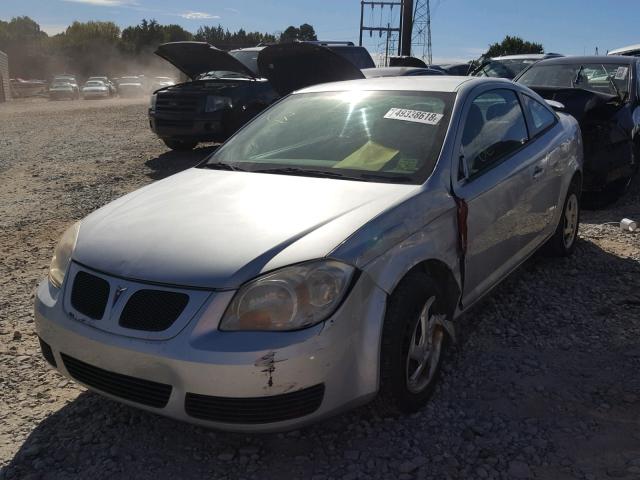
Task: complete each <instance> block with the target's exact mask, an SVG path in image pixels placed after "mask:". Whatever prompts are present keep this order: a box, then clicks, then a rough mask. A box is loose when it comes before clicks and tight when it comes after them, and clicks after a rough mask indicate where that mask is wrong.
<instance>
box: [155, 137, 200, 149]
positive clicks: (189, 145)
mask: <svg viewBox="0 0 640 480" xmlns="http://www.w3.org/2000/svg"><path fill="white" fill-rule="evenodd" d="M162 141H163V142H164V144H165V145H166V146H167V147H169V148H170V149H171V150H178V151H189V150H193V149H194V148H196V145H198V142H197V141H195V140H178V139H175V138H163V139H162Z"/></svg>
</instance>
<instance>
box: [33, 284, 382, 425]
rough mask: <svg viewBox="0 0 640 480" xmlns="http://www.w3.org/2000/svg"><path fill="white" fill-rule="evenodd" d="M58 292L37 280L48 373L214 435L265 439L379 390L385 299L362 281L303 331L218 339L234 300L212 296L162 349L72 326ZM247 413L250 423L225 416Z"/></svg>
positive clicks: (39, 323)
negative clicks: (160, 396)
mask: <svg viewBox="0 0 640 480" xmlns="http://www.w3.org/2000/svg"><path fill="white" fill-rule="evenodd" d="M66 283H68V282H65V284H66ZM64 289H65V286H63V289H62V290H58V289H56V288H54V287H53V286H52V285H51V284H50V283H49V282H48V281H47V280H45V281H43V282H42V283H41V284H40V285H39V288H38V292H37V296H36V302H35V319H36V329H37V333H38V335H39V337H40V338H41V340H42V341H43V342H45V345H46V346H48V347H50V349H51V352H50V356H51V357H52V358H53V360H54V363H55V364H56V368H57V369H58V370H59V371H60V372H61V373H62V374H63V375H65V376H67V377H69V378H72V379H74V380H76V381H79V380H82V381H80V382H79V383H82V384H84V385H86V386H87V387H88V388H90V389H92V390H95V391H97V392H99V393H101V394H103V395H105V396H107V397H110V398H113V399H115V400H118V401H121V402H123V403H127V404H129V405H132V406H136V407H139V408H143V409H145V410H149V411H152V412H155V413H159V414H161V415H165V416H168V417H172V418H175V419H178V420H183V421H187V422H191V423H196V424H200V425H204V426H207V427H213V428H218V429H222V430H230V431H244V432H267V431H278V430H288V429H294V428H298V427H300V426H303V425H305V424H308V423H311V422H314V421H317V420H319V419H321V418H324V417H327V416H329V415H332V414H335V413H337V412H339V411H341V410H344V409H347V408H349V407H351V406H355V405H357V404H362V403H365V402H367V401H368V400H370V399H371V398H373V396H375V394H376V392H377V389H378V370H379V369H378V365H379V363H378V359H379V349H380V336H381V331H382V323H383V317H384V307H385V301H386V295H385V293H384V292H383V291H382V290H380V289H379V288H378V287H377V286H376V285H375V284H374V282H373V281H372V280H371V279H370V278H369V277H368V276H367V275H366V274H365V273H363V274H362V275H361V276H360V278H359V279H358V281H357V283H356V284H355V285H354V287H353V289H352V291H351V292H350V294H349V296H348V298H347V299H346V300H345V302H344V303H343V304H342V306H341V307H340V308H339V309H338V311H337V312H336V313H335V314H334V315H333V316H332V317H331V318H330V319H329V320H327V321H326V322H324V323H322V324H319V325H316V326H314V327H311V328H309V329H305V330H300V331H296V332H222V331H220V330H218V328H217V327H218V322H219V320H220V318H221V316H222V314H223V313H224V310H225V309H226V307H227V305H228V303H229V302H230V300H231V298H232V297H233V293H234V292H211V295H210V297H209V299H208V301H207V303H206V304H205V307H203V308H202V309H200V311H199V312H198V314H197V315H196V316H195V317H194V318H193V319H191V321H189V322H188V323H187V325H186V326H185V327H184V328H183V329H182V330H181V331H180V332H179V333H177V334H176V335H175V336H173V337H172V338H169V339H165V340H149V339H144V338H132V337H128V336H124V335H116V334H114V333H111V332H107V331H104V330H99V329H97V328H95V327H94V326H91V325H89V324H86V323H84V322H81V321H78V320H77V319H76V318H74V317H73V316H71V315H69V314H68V312H66V311H65V307H64V304H65V302H64V297H65V291H64ZM78 362H79V363H78ZM50 363H51V362H50ZM78 372H79V373H78ZM114 378H115V379H116V380H117V379H120V378H122V379H123V380H122V381H123V382H124V383H121V384H119V387H118V388H119V389H120V390H118V389H117V388H116V389H115V390H114V389H113V388H111V387H110V386H109V385H108V384H107V383H105V382H107V381H112V380H113V379H114ZM131 382H133V383H131ZM145 382H147V383H149V384H151V385H150V387H149V388H151V389H152V390H153V391H152V393H154V392H155V393H157V392H158V391H160V390H161V389H162V388H165V393H166V387H170V388H169V393H168V394H167V396H166V399H165V400H166V401H160V402H156V403H155V404H154V402H153V401H149V402H148V401H146V397H144V395H145V392H144V391H143V390H141V389H144V387H145V385H147V383H145ZM157 385H160V386H161V387H162V386H164V387H162V388H161V387H158V386H157ZM123 388H124V389H125V390H123ZM154 389H155V390H154ZM105 390H106V391H105ZM109 392H110V393H109ZM114 392H115V394H114ZM127 392H129V393H127ZM155 393H154V394H155ZM136 395H138V396H139V395H142V397H137V396H136ZM312 395H313V398H312V399H311V400H310V398H311V396H312ZM294 397H295V398H294ZM211 398H213V400H210V399H211ZM139 399H142V402H141V401H137V400H139ZM296 399H298V400H296ZM316 400H317V401H318V403H317V404H316V405H315V406H314V410H313V411H312V412H309V410H305V409H304V408H302V409H300V410H299V412H303V413H302V414H301V415H300V416H296V417H295V418H286V419H285V420H275V421H273V419H274V418H281V417H278V415H276V416H275V417H274V416H271V417H270V416H269V415H268V414H265V415H262V414H261V413H260V412H263V411H266V412H267V413H269V412H271V413H273V412H274V411H275V412H276V413H277V412H281V411H283V409H284V410H290V411H294V410H295V408H298V407H300V405H298V404H296V403H295V402H296V401H303V402H307V403H306V405H307V406H308V402H309V401H312V402H315V401H316ZM194 402H195V403H194ZM153 405H155V406H153ZM316 407H317V408H316ZM247 409H250V410H251V409H253V410H251V412H254V411H256V412H258V413H256V414H255V415H254V414H251V415H249V416H246V415H245V416H242V415H240V416H238V415H234V414H233V413H234V412H238V411H241V412H247V411H248V410H247ZM256 409H257V410H256ZM264 409H266V410H264ZM269 409H271V410H269ZM225 415H227V417H225ZM252 415H253V416H252ZM285 416H286V415H285ZM289 416H290V415H289ZM212 418H213V419H214V420H211V419H212Z"/></svg>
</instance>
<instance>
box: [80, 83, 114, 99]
mask: <svg viewBox="0 0 640 480" xmlns="http://www.w3.org/2000/svg"><path fill="white" fill-rule="evenodd" d="M110 96H111V91H110V90H109V86H108V85H107V84H106V83H104V82H102V81H100V80H88V81H87V82H86V83H85V84H84V86H83V87H82V98H83V99H85V100H90V99H93V98H109V97H110Z"/></svg>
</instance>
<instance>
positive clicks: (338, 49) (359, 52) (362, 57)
mask: <svg viewBox="0 0 640 480" xmlns="http://www.w3.org/2000/svg"><path fill="white" fill-rule="evenodd" d="M329 48H330V49H331V50H333V51H334V52H335V53H337V54H338V55H340V56H341V57H342V58H344V59H346V60H348V61H349V62H351V63H352V64H353V65H355V66H356V67H358V68H360V69H362V68H374V67H375V66H376V65H375V63H373V59H372V58H371V55H369V52H368V51H367V49H366V48H364V47H342V46H332V47H329Z"/></svg>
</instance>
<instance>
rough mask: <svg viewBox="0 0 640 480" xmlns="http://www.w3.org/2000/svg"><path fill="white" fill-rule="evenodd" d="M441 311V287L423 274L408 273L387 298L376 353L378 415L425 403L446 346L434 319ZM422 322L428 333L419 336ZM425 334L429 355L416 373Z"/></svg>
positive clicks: (438, 319) (405, 410)
mask: <svg viewBox="0 0 640 480" xmlns="http://www.w3.org/2000/svg"><path fill="white" fill-rule="evenodd" d="M446 311H447V308H446V305H445V304H444V302H443V295H442V294H441V292H440V290H439V289H438V288H437V286H436V284H435V283H434V281H433V280H432V279H431V278H430V277H429V276H428V275H426V274H425V273H422V272H417V271H416V272H411V273H409V274H408V275H407V276H406V277H405V278H404V279H403V280H402V281H401V282H400V284H399V285H398V286H397V288H396V290H395V291H394V292H393V294H392V295H391V297H390V298H389V302H388V305H387V312H386V315H385V321H384V327H383V332H382V346H381V352H380V391H379V393H378V397H377V399H376V402H375V405H374V407H375V408H376V410H377V411H378V413H379V414H382V415H385V414H398V413H412V412H415V411H417V410H419V409H420V408H422V407H423V406H424V405H425V404H426V403H427V402H428V400H429V398H430V397H431V395H432V394H433V391H434V389H435V386H436V383H437V380H438V377H439V374H440V364H441V360H442V356H443V353H444V350H445V349H446V346H447V345H448V339H447V333H446V331H445V328H444V326H443V325H442V324H441V323H439V322H441V321H442V320H443V319H444V318H446V313H445V312H446ZM422 319H424V320H425V321H424V322H423V321H421V320H422ZM425 324H426V325H428V326H427V331H431V332H432V334H431V335H430V336H429V337H423V336H422V328H423V325H425ZM425 338H430V339H431V341H430V342H429V343H430V346H431V356H430V360H429V362H428V363H426V362H425V364H424V366H423V368H422V370H421V373H420V372H418V365H419V363H420V362H419V361H418V360H416V359H415V357H416V356H417V357H420V358H424V356H425V354H426V352H424V350H425V348H424V347H425V346H427V348H429V346H428V345H425V344H424V343H422V341H423V340H424V339H425ZM421 343H422V345H423V346H422V350H423V351H422V352H421V351H420V349H421V347H420V344H421ZM410 354H411V358H410ZM416 373H417V377H416V379H415V381H413V382H412V380H411V379H412V378H413V377H414V375H416Z"/></svg>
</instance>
